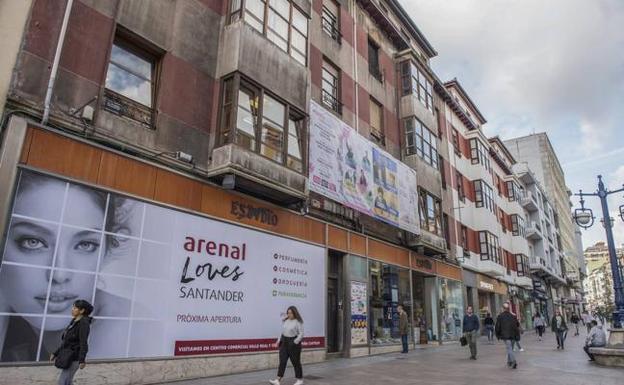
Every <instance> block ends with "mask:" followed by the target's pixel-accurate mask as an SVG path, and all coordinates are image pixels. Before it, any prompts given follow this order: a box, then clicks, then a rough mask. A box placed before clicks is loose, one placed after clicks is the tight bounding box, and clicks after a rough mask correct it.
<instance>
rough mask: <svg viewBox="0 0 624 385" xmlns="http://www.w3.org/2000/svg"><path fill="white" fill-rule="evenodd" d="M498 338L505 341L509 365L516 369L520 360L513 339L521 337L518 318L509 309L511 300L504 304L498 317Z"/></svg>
mask: <svg viewBox="0 0 624 385" xmlns="http://www.w3.org/2000/svg"><path fill="white" fill-rule="evenodd" d="M495 331H496V338H498V339H499V340H503V341H504V342H505V348H506V349H507V366H509V367H510V368H513V369H516V368H517V367H518V362H516V357H515V356H514V353H513V341H515V340H516V339H517V338H519V337H520V328H519V327H518V319H517V318H516V316H514V315H513V314H511V312H510V311H509V302H505V303H504V304H503V312H502V313H501V314H499V315H498V317H497V318H496V327H495Z"/></svg>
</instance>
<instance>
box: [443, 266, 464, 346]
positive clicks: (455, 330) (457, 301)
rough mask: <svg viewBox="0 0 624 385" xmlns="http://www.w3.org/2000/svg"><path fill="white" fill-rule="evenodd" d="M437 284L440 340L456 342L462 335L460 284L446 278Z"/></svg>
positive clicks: (461, 293) (462, 306) (461, 290)
mask: <svg viewBox="0 0 624 385" xmlns="http://www.w3.org/2000/svg"><path fill="white" fill-rule="evenodd" d="M439 283H440V286H439V287H440V291H439V296H440V311H441V314H442V322H441V323H440V324H441V330H440V336H441V340H442V341H450V340H457V339H459V338H460V337H461V334H462V317H463V314H464V299H463V298H464V293H463V288H462V283H461V282H458V281H454V280H452V279H446V278H440V279H439Z"/></svg>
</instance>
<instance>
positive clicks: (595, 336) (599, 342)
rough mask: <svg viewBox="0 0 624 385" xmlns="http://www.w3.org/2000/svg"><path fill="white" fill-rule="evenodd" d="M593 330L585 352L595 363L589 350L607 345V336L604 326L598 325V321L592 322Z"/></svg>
mask: <svg viewBox="0 0 624 385" xmlns="http://www.w3.org/2000/svg"><path fill="white" fill-rule="evenodd" d="M591 326H592V329H591V330H590V332H589V334H588V335H587V339H585V346H583V350H585V353H587V355H588V356H589V360H590V361H594V355H593V354H591V353H590V352H589V348H594V347H596V348H602V347H604V346H605V345H606V344H607V334H606V333H605V331H604V330H603V329H602V325H598V321H595V320H594V321H591Z"/></svg>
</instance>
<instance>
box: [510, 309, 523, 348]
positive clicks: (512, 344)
mask: <svg viewBox="0 0 624 385" xmlns="http://www.w3.org/2000/svg"><path fill="white" fill-rule="evenodd" d="M512 314H513V313H512ZM513 315H514V316H515V317H516V320H517V322H518V337H516V339H515V340H513V341H511V348H512V349H514V346H515V345H518V351H520V352H523V351H524V349H522V346H520V338H521V336H522V326H520V319H519V318H518V316H517V315H515V314H513Z"/></svg>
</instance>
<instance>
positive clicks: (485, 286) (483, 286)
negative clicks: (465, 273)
mask: <svg viewBox="0 0 624 385" xmlns="http://www.w3.org/2000/svg"><path fill="white" fill-rule="evenodd" d="M479 288H481V289H485V290H489V291H494V284H491V283H489V282H484V281H479Z"/></svg>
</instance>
